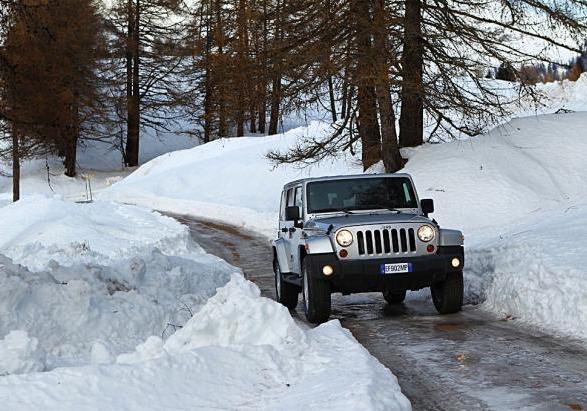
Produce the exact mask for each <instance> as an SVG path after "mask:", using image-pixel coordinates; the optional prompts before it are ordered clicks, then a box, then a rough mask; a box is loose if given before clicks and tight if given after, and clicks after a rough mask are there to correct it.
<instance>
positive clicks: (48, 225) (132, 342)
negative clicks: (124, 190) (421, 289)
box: [0, 196, 410, 410]
mask: <svg viewBox="0 0 587 411" xmlns="http://www.w3.org/2000/svg"><path fill="white" fill-rule="evenodd" d="M0 253H4V254H6V255H8V256H10V257H11V258H12V259H13V260H11V259H10V258H8V257H6V256H4V255H2V254H0V377H1V378H0V397H1V398H2V399H3V400H2V407H4V408H6V409H10V410H37V409H39V408H43V409H46V410H95V409H125V410H144V409H150V410H168V409H185V408H189V409H210V408H222V409H250V410H257V409H267V410H272V409H293V408H296V409H299V408H306V407H310V408H316V407H318V408H324V407H328V408H330V409H340V410H343V409H344V410H349V409H350V410H353V409H354V410H409V409H410V403H409V401H408V400H407V398H406V397H405V396H403V394H402V393H401V390H400V388H399V385H398V383H397V379H396V378H395V377H394V376H393V374H391V372H390V371H389V370H387V369H386V368H385V367H384V366H383V365H381V364H380V363H379V362H378V361H377V360H376V359H374V358H373V357H372V356H371V355H370V354H369V353H368V352H367V351H366V350H365V349H364V348H363V347H362V346H361V345H360V344H359V343H358V342H357V341H356V340H355V339H354V338H353V337H352V335H351V334H350V333H349V332H348V331H346V330H344V329H342V327H341V326H340V324H338V322H336V321H333V322H331V323H328V324H325V325H323V326H321V327H319V328H317V329H314V330H310V331H306V330H302V329H300V327H299V326H298V325H297V324H296V323H295V322H294V320H293V319H292V317H291V315H290V314H289V312H288V310H287V309H286V308H285V307H283V306H281V305H280V304H278V303H276V302H274V301H272V300H269V299H266V298H261V297H260V291H259V289H258V288H257V287H256V286H255V285H253V284H252V283H250V282H248V281H247V280H245V279H244V277H243V276H242V274H241V273H240V272H238V270H237V269H236V268H234V267H231V266H230V265H228V264H227V263H225V262H224V261H222V260H221V259H219V258H217V257H214V256H212V255H208V254H206V253H205V252H204V251H203V250H202V249H201V248H200V247H199V246H197V244H195V243H193V242H192V241H191V237H190V236H189V233H188V231H187V228H186V227H185V226H183V225H181V224H179V223H178V222H176V221H175V220H173V219H170V218H168V217H163V216H161V215H159V214H158V213H153V212H151V211H149V210H146V209H141V208H138V207H133V206H127V205H119V204H114V203H108V202H96V203H92V204H75V203H68V202H65V201H63V200H61V199H59V198H46V197H41V196H37V197H32V198H28V199H24V200H22V201H19V202H18V203H15V204H12V205H9V206H5V207H3V208H0ZM16 263H19V264H21V265H19V264H16ZM39 371H45V372H39ZM348 387H352V389H348Z"/></svg>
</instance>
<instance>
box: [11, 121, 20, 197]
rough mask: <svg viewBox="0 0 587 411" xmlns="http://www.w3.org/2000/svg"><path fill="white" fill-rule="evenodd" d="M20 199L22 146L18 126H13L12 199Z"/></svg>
mask: <svg viewBox="0 0 587 411" xmlns="http://www.w3.org/2000/svg"><path fill="white" fill-rule="evenodd" d="M18 200H20V147H19V141H18V133H17V131H16V128H15V127H14V126H13V127H12V201H14V202H16V201H18Z"/></svg>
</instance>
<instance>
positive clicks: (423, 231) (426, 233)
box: [418, 225, 434, 243]
mask: <svg viewBox="0 0 587 411" xmlns="http://www.w3.org/2000/svg"><path fill="white" fill-rule="evenodd" d="M418 238H419V239H420V240H421V241H424V242H425V243H427V242H429V241H432V240H433V239H434V228H432V227H431V226H429V225H423V226H422V227H420V228H419V229H418Z"/></svg>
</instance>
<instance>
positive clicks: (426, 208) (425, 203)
mask: <svg viewBox="0 0 587 411" xmlns="http://www.w3.org/2000/svg"><path fill="white" fill-rule="evenodd" d="M420 207H422V212H423V213H424V214H425V215H428V214H430V213H433V212H434V200H432V199H431V198H425V199H423V200H420Z"/></svg>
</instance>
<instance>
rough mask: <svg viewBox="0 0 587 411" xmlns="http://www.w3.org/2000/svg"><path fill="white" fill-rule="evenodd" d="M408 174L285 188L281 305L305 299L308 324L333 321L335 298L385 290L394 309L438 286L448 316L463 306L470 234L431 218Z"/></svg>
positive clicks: (278, 260)
mask: <svg viewBox="0 0 587 411" xmlns="http://www.w3.org/2000/svg"><path fill="white" fill-rule="evenodd" d="M432 212H434V203H433V201H432V200H419V199H418V195H417V193H416V190H415V188H414V183H413V181H412V178H411V177H410V176H409V175H408V174H373V175H354V176H337V177H322V178H308V179H304V180H298V181H293V182H291V183H289V184H287V185H285V187H284V188H283V192H282V194H281V208H280V212H279V216H280V217H279V233H278V238H277V239H276V240H274V241H273V242H272V246H273V269H274V272H275V289H276V294H277V299H278V301H279V302H280V303H282V304H283V305H285V306H286V307H287V308H289V309H294V308H295V307H296V306H297V303H298V294H299V293H300V292H301V293H302V295H303V302H304V311H305V314H306V318H307V319H308V321H310V322H313V323H321V322H324V321H327V320H328V318H329V316H330V296H331V294H332V293H335V292H340V293H342V294H345V295H346V294H351V293H362V292H374V291H380V292H382V293H383V297H384V298H385V300H386V301H387V302H388V303H389V304H398V303H401V302H403V300H404V299H405V297H406V291H407V290H419V289H421V288H425V287H430V289H431V293H432V300H433V302H434V305H435V307H436V309H437V310H438V312H440V313H441V314H446V313H454V312H457V311H460V309H461V306H462V303H463V264H464V252H463V235H462V233H461V232H460V231H457V230H447V229H445V228H440V226H439V225H438V223H437V222H436V221H435V220H434V219H431V218H429V217H428V215H429V214H430V213H432Z"/></svg>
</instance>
